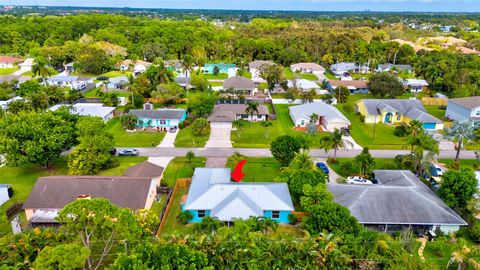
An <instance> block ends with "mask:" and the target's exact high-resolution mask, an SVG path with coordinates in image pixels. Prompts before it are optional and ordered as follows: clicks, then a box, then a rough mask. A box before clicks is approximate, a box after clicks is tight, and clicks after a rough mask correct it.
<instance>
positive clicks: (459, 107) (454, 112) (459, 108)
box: [445, 96, 480, 126]
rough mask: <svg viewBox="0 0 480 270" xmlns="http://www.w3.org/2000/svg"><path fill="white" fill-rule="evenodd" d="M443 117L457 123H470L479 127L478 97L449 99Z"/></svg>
mask: <svg viewBox="0 0 480 270" xmlns="http://www.w3.org/2000/svg"><path fill="white" fill-rule="evenodd" d="M445 117H446V118H448V119H451V120H455V121H458V122H464V121H472V122H473V124H474V125H475V126H480V96H476V97H465V98H453V99H449V100H448V106H447V111H446V112H445Z"/></svg>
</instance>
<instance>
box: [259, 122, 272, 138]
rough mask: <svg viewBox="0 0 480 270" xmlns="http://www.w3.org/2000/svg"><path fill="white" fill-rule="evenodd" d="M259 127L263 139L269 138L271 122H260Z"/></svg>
mask: <svg viewBox="0 0 480 270" xmlns="http://www.w3.org/2000/svg"><path fill="white" fill-rule="evenodd" d="M260 125H261V126H262V127H263V135H264V136H265V138H268V137H269V136H270V128H271V127H272V126H273V124H272V122H270V121H262V122H260Z"/></svg>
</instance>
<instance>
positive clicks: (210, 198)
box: [184, 168, 294, 221]
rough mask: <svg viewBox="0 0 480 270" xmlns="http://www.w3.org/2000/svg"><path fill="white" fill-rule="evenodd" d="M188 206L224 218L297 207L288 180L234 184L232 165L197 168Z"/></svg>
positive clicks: (242, 217) (188, 208) (230, 218)
mask: <svg viewBox="0 0 480 270" xmlns="http://www.w3.org/2000/svg"><path fill="white" fill-rule="evenodd" d="M184 209H185V210H197V209H208V210H211V213H210V215H211V216H214V217H217V218H218V219H220V220H222V221H232V220H234V219H236V218H241V219H248V218H249V217H251V216H263V215H264V211H265V210H276V211H293V210H294V208H293V204H292V200H291V198H290V192H289V191H288V186H287V184H286V183H270V182H269V183H258V182H257V183H232V182H230V169H228V168H196V169H195V173H194V174H193V178H192V184H191V185H190V190H189V193H188V196H187V199H186V202H185V205H184Z"/></svg>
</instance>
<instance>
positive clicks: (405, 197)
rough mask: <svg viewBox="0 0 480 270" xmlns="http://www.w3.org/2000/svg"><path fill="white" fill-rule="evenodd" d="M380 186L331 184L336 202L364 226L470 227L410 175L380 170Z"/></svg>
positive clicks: (376, 174) (408, 173) (376, 175)
mask: <svg viewBox="0 0 480 270" xmlns="http://www.w3.org/2000/svg"><path fill="white" fill-rule="evenodd" d="M374 173H375V177H376V178H377V179H378V180H379V181H380V184H375V185H346V184H345V185H341V184H329V185H328V190H329V191H330V192H332V193H333V195H334V200H335V201H336V202H337V203H339V204H341V205H343V206H345V207H347V208H348V209H349V210H350V213H351V214H352V215H353V216H354V217H355V218H357V219H358V221H359V222H360V223H362V224H418V225H422V224H427V225H428V224H439V225H467V223H466V222H465V221H464V220H463V219H462V218H461V217H460V216H459V215H458V214H457V213H455V211H453V210H452V209H451V208H450V207H448V206H447V205H446V204H445V203H444V202H443V201H442V200H441V199H440V198H438V197H437V195H435V193H434V192H433V191H432V190H431V189H430V188H428V187H427V186H426V185H425V184H423V183H422V182H421V181H420V180H419V179H418V178H417V177H416V176H415V175H414V174H413V173H412V172H410V171H393V170H377V171H374Z"/></svg>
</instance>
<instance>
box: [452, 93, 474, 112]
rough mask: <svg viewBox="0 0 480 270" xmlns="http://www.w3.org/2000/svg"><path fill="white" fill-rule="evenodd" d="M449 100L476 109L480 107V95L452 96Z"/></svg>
mask: <svg viewBox="0 0 480 270" xmlns="http://www.w3.org/2000/svg"><path fill="white" fill-rule="evenodd" d="M448 102H452V103H455V104H457V105H460V106H462V107H464V108H467V109H470V110H471V109H475V108H477V107H480V96H476V97H464V98H452V99H449V100H448Z"/></svg>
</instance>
